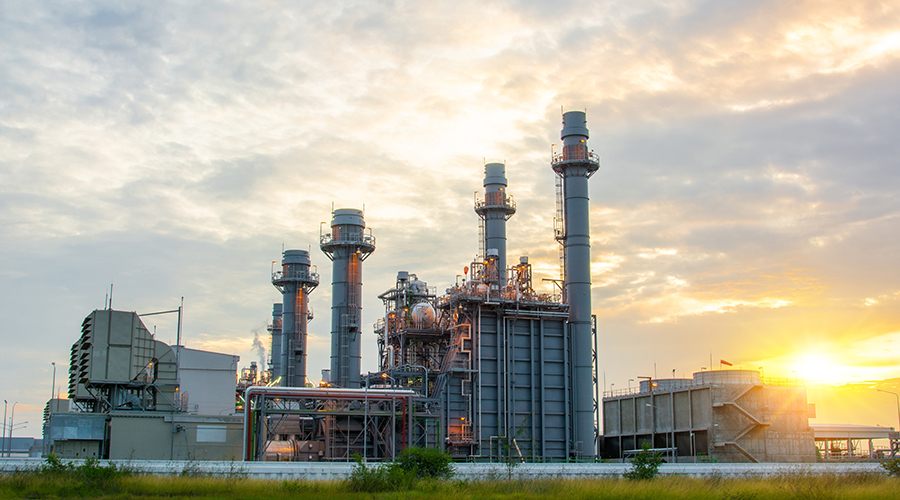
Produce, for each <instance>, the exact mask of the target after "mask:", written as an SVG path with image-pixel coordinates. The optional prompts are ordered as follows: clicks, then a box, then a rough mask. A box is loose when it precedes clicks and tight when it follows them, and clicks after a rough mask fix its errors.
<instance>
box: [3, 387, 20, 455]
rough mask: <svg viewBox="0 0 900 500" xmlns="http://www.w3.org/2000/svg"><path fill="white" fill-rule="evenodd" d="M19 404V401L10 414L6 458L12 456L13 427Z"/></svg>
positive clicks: (14, 404)
mask: <svg viewBox="0 0 900 500" xmlns="http://www.w3.org/2000/svg"><path fill="white" fill-rule="evenodd" d="M17 404H19V402H18V401H16V402H15V403H13V405H12V409H11V410H10V412H9V440H8V441H7V444H6V458H9V457H11V456H12V437H13V435H12V433H13V425H15V423H16V405H17Z"/></svg>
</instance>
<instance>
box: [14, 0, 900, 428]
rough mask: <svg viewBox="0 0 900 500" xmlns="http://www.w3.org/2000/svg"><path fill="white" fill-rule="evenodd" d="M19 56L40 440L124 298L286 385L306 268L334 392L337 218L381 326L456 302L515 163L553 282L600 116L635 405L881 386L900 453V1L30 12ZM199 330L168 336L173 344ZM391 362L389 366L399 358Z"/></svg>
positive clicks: (599, 298) (598, 243)
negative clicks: (270, 352) (687, 389)
mask: <svg viewBox="0 0 900 500" xmlns="http://www.w3.org/2000/svg"><path fill="white" fill-rule="evenodd" d="M0 47H2V50H0V283H2V287H0V321H2V336H3V341H4V344H5V348H4V349H3V351H2V363H0V375H2V378H3V380H5V381H6V383H5V384H3V385H2V391H3V394H2V398H3V399H7V400H8V401H9V403H10V404H12V403H13V402H14V401H18V402H19V405H18V406H17V409H16V421H17V422H22V421H25V420H27V421H28V422H29V423H28V424H27V425H26V426H25V429H23V430H21V431H18V434H19V435H29V434H30V435H39V433H40V431H39V425H40V419H41V417H40V409H41V408H42V407H43V405H44V403H45V401H46V399H47V398H48V397H49V396H50V394H51V392H52V389H51V384H52V367H51V362H53V361H55V362H56V363H57V365H58V366H59V367H60V371H59V373H58V374H57V386H58V387H59V386H65V381H66V374H65V370H66V365H67V363H68V358H69V349H70V347H71V345H72V343H73V342H75V341H76V340H77V339H78V336H79V334H80V324H81V321H82V319H83V318H84V317H85V316H86V315H87V314H89V313H90V311H91V310H93V309H96V308H102V307H103V306H104V300H105V297H106V294H107V293H108V291H109V287H110V284H111V283H113V284H114V291H113V306H114V307H115V308H117V309H124V310H133V311H137V312H139V313H140V312H152V311H161V310H168V309H174V308H176V307H177V306H178V305H179V303H180V300H181V297H182V296H183V297H184V304H185V315H184V339H185V342H186V344H187V346H188V347H194V348H201V349H210V350H214V351H219V352H227V353H235V354H239V355H240V356H241V365H242V366H247V365H249V362H250V361H252V360H257V359H259V353H258V352H256V351H254V349H253V340H254V336H256V335H263V336H264V335H265V327H266V321H267V318H268V317H269V315H270V312H271V308H272V303H273V302H275V301H279V300H280V297H279V295H278V293H277V291H276V290H275V289H274V288H273V287H272V285H271V283H270V271H271V266H272V261H273V260H280V257H281V250H282V247H284V248H300V249H311V250H312V252H311V253H312V260H313V263H314V264H316V265H317V266H318V270H319V272H320V274H321V275H322V286H320V288H318V289H317V290H316V291H314V292H313V294H312V307H313V309H314V311H315V314H316V318H315V319H314V320H313V321H312V323H311V324H310V331H311V338H310V344H311V349H312V354H311V356H310V363H309V364H310V375H311V376H312V377H314V378H315V377H317V376H318V373H319V370H321V369H322V368H325V367H327V363H328V361H327V360H328V356H329V352H328V349H327V345H328V332H329V331H330V324H329V318H330V312H329V309H330V290H329V286H328V284H329V283H330V281H331V279H330V276H331V269H330V266H329V261H328V260H327V258H326V257H325V256H324V254H322V252H321V251H320V250H319V249H318V241H319V240H318V237H319V230H320V224H321V222H323V221H328V220H330V214H331V210H332V207H335V208H342V207H351V208H363V207H364V208H365V217H366V221H367V223H368V225H369V226H370V227H371V228H372V231H373V234H374V235H375V237H376V238H377V250H376V251H375V253H374V254H373V255H372V256H371V257H370V258H369V259H368V260H367V261H366V262H365V265H364V269H363V279H364V284H365V288H364V295H365V300H364V308H365V309H364V318H363V319H364V321H363V322H364V324H365V325H371V324H373V323H374V322H375V321H376V319H377V318H378V316H379V315H380V314H381V313H382V306H381V304H380V301H378V299H377V298H376V296H377V295H378V294H379V293H381V292H382V291H384V290H385V289H387V288H389V287H390V286H391V285H392V284H393V282H394V279H395V277H396V272H397V271H399V270H405V271H409V272H412V273H416V274H418V276H419V277H420V278H421V279H424V280H425V281H427V282H428V283H429V285H431V286H434V287H437V289H438V290H439V291H440V290H443V289H445V288H446V287H447V286H448V285H449V284H450V283H452V282H454V281H455V278H456V275H457V274H461V273H462V269H463V267H464V266H465V265H467V264H468V263H469V262H470V261H471V260H472V259H473V258H474V256H475V254H476V252H477V248H478V243H477V239H478V230H477V227H478V225H477V216H476V215H475V213H474V212H473V210H472V204H473V196H474V193H475V191H478V190H480V189H482V187H481V181H482V178H483V165H484V162H485V161H488V162H490V161H505V162H506V163H507V176H508V178H509V193H511V194H512V195H513V196H514V198H515V199H516V202H517V205H518V213H517V214H516V215H515V216H514V217H513V218H512V219H511V220H510V222H509V229H508V231H509V238H510V239H509V258H510V261H515V259H516V257H518V256H519V255H528V256H530V258H531V262H532V263H533V264H534V266H535V274H536V276H537V277H539V278H556V277H557V273H558V258H557V251H558V249H557V244H556V242H555V241H554V240H553V236H552V234H553V233H552V219H553V216H554V195H555V193H554V186H553V179H554V178H553V173H552V171H551V169H550V167H549V165H548V157H549V155H550V147H551V144H553V143H555V142H559V129H560V109H561V108H564V109H583V110H586V111H587V118H588V127H589V128H590V130H591V139H590V141H589V144H590V147H591V148H592V149H594V150H595V151H596V152H597V153H598V154H599V155H600V156H601V157H602V168H601V170H600V171H599V172H598V173H597V174H596V175H594V177H593V178H592V179H591V202H592V211H591V225H592V230H593V240H592V241H593V263H592V268H593V272H594V274H593V284H594V293H593V299H594V302H593V310H594V313H595V314H596V315H597V316H598V319H599V326H600V335H601V343H602V348H601V353H600V361H601V365H602V369H603V371H604V372H605V388H606V389H607V390H608V389H610V388H612V389H622V388H626V387H627V386H628V385H630V384H631V382H629V380H630V379H636V378H637V377H638V376H643V375H653V374H654V373H656V374H657V376H658V377H664V376H670V375H671V373H672V370H674V371H675V373H676V376H679V377H680V376H690V374H691V373H692V372H694V371H699V370H701V369H702V368H703V367H706V368H718V364H719V360H720V359H726V360H728V361H730V362H732V363H734V365H735V367H743V368H752V369H756V368H757V367H764V370H765V376H766V377H784V378H794V377H798V378H804V379H806V380H809V381H813V382H820V383H834V382H857V383H861V382H866V381H882V382H873V383H870V384H868V385H866V384H862V385H859V384H858V387H864V388H865V387H868V389H866V391H868V392H866V391H863V392H864V393H865V394H872V395H873V396H872V397H871V398H869V399H867V400H866V401H867V402H866V403H865V404H864V405H860V406H862V407H864V408H865V410H866V411H865V412H860V414H859V415H852V414H851V415H849V416H843V415H841V416H840V419H843V420H842V421H848V420H854V421H853V422H852V423H864V424H873V425H874V424H881V425H896V420H895V413H894V409H893V404H894V400H893V398H892V397H891V396H889V395H886V394H878V393H875V391H874V390H872V388H873V387H882V388H887V389H888V390H900V384H898V382H900V380H898V379H900V309H898V306H900V263H898V259H900V198H898V188H900V160H898V158H900V140H898V138H900V136H898V131H900V7H898V4H897V3H896V2H888V1H885V2H878V1H866V0H859V1H854V2H846V1H834V2H829V1H825V0H822V1H815V2H802V1H785V0H778V1H774V0H773V1H751V2H748V1H724V0H715V1H691V0H683V1H676V2H669V3H667V4H666V5H660V4H659V2H649V1H648V2H642V1H634V0H630V1H627V2H626V1H605V2H598V1H554V2H550V1H541V0H530V1H528V0H526V1H518V2H517V1H501V2H483V1H478V2H475V1H469V0H457V1H454V2H414V1H409V2H404V1H395V2H377V3H376V2H353V1H340V0H338V1H334V2H312V1H307V2H277V1H259V2H168V1H152V2H151V1H147V2H127V3H126V2H114V1H109V2H103V1H84V2H43V1H5V2H2V3H0ZM542 286H543V285H542ZM174 323H175V322H174V318H173V317H171V316H169V317H167V316H154V317H151V318H147V324H148V327H150V328H151V329H153V328H156V331H157V336H158V338H159V339H160V340H163V341H166V342H170V343H174V340H175V327H174ZM369 331H370V330H369ZM266 343H267V342H266ZM364 353H365V354H364V360H363V370H373V369H375V368H376V356H375V343H374V335H372V334H371V333H370V334H367V335H366V336H365V344H364ZM710 360H712V366H710ZM888 379H893V380H888ZM891 388H894V389H891ZM63 392H65V391H64V390H63ZM811 402H815V401H811ZM866 405H867V406H866ZM829 411H830V410H829V409H828V408H827V405H826V407H825V408H823V407H822V405H821V404H820V406H819V411H818V413H819V417H820V418H819V419H818V420H819V421H823V419H824V421H838V420H837V418H828V417H830V416H833V415H836V413H829ZM863 413H864V414H863Z"/></svg>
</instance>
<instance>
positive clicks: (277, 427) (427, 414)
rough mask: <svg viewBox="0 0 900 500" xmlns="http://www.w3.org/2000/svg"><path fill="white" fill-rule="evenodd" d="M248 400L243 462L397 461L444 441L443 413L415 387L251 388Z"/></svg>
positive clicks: (245, 406) (247, 394)
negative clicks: (406, 450)
mask: <svg viewBox="0 0 900 500" xmlns="http://www.w3.org/2000/svg"><path fill="white" fill-rule="evenodd" d="M244 400H245V401H246V404H245V405H244V445H243V446H244V452H243V458H244V460H274V461H319V460H325V461H328V460H339V461H347V460H351V459H352V457H353V456H354V455H360V456H362V457H365V458H367V459H375V460H381V459H393V458H395V457H396V455H397V454H398V453H400V451H402V450H403V449H404V448H406V447H407V446H420V447H436V446H438V443H439V442H440V435H439V430H440V426H439V425H438V423H439V421H438V419H439V415H438V414H437V412H436V411H435V410H434V409H433V408H431V407H429V405H427V404H425V403H423V402H422V401H421V400H420V398H418V397H417V393H416V392H414V391H410V390H392V389H383V388H380V389H369V388H366V389H319V388H276V387H248V388H247V389H246V391H245V392H244Z"/></svg>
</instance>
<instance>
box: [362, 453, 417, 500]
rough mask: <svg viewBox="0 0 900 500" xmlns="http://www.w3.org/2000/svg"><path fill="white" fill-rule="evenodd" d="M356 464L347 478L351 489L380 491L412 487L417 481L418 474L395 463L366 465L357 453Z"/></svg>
mask: <svg viewBox="0 0 900 500" xmlns="http://www.w3.org/2000/svg"><path fill="white" fill-rule="evenodd" d="M354 458H356V465H355V466H354V467H353V472H352V473H351V474H350V478H349V479H347V489H348V490H350V491H363V492H369V493H374V492H379V491H395V490H406V489H410V488H411V487H412V485H413V484H414V483H415V480H416V475H415V474H414V473H412V472H408V471H405V470H403V469H401V468H400V467H395V466H394V464H381V465H376V466H375V467H371V468H369V467H366V464H365V463H364V462H363V459H362V457H361V456H359V455H356V456H355V457H354Z"/></svg>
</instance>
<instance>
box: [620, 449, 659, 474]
mask: <svg viewBox="0 0 900 500" xmlns="http://www.w3.org/2000/svg"><path fill="white" fill-rule="evenodd" d="M662 463H663V459H662V455H660V454H659V452H655V451H650V444H649V443H646V442H645V443H644V445H643V446H641V451H639V452H637V454H636V455H635V456H634V460H632V461H631V470H629V471H628V472H626V473H625V477H626V478H627V479H653V478H654V477H656V476H657V475H658V474H659V466H660V465H661V464H662Z"/></svg>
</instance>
